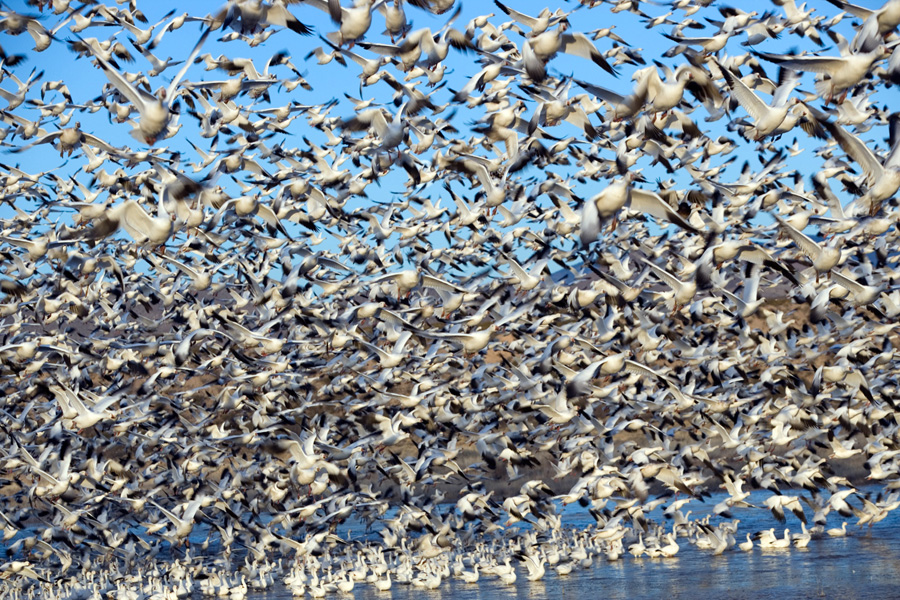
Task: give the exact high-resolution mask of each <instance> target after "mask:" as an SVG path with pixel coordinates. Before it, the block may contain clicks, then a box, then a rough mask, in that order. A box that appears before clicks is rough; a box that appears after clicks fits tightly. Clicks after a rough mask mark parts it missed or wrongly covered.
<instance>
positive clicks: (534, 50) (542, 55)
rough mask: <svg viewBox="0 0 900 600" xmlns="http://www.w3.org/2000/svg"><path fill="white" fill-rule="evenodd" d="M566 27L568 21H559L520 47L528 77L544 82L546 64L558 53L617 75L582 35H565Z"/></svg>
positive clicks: (591, 43)
mask: <svg viewBox="0 0 900 600" xmlns="http://www.w3.org/2000/svg"><path fill="white" fill-rule="evenodd" d="M568 26H569V24H568V21H565V20H563V21H560V23H559V24H558V25H557V26H556V27H555V28H553V29H549V30H547V31H544V32H543V33H540V34H537V35H534V36H532V37H530V38H528V39H527V40H526V41H525V43H524V44H523V45H522V60H523V61H524V63H525V71H526V72H527V73H528V76H529V77H531V78H532V79H533V80H534V81H537V82H541V81H544V79H546V78H547V63H548V62H549V61H550V60H551V59H552V58H553V57H554V56H556V53H557V52H560V51H562V52H565V53H566V54H571V55H573V56H580V57H582V58H586V59H588V60H591V61H593V62H594V64H596V65H598V66H599V67H600V68H602V69H603V70H604V71H606V72H607V73H610V74H611V75H617V73H616V70H615V69H613V67H612V66H611V65H610V64H609V63H608V62H606V59H605V58H604V57H603V55H602V54H601V53H600V51H599V50H597V47H596V46H594V44H593V42H591V40H589V39H588V38H587V36H585V35H584V34H583V33H579V32H575V33H566V30H567V29H568Z"/></svg>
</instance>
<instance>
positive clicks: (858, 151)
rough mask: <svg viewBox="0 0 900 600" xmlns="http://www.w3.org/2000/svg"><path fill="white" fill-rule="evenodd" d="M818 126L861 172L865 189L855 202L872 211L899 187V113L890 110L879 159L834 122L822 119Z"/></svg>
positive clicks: (877, 209)
mask: <svg viewBox="0 0 900 600" xmlns="http://www.w3.org/2000/svg"><path fill="white" fill-rule="evenodd" d="M822 126H823V127H825V129H827V130H828V132H829V133H830V134H831V137H832V138H834V141H836V142H837V143H838V144H839V145H840V146H841V148H842V149H843V150H844V152H846V153H847V156H849V157H850V158H852V159H853V161H854V162H856V164H858V165H859V166H860V167H861V168H862V170H863V172H865V174H866V177H865V181H866V186H868V189H867V190H866V193H865V194H864V195H863V196H862V197H861V198H859V199H858V200H856V202H858V203H859V204H861V205H862V206H866V205H868V207H869V214H871V215H874V214H876V213H877V212H878V211H879V210H880V208H881V203H882V202H883V201H885V200H887V199H888V198H890V197H892V196H893V195H894V194H896V193H897V190H898V189H900V113H893V114H891V115H890V117H889V118H888V128H889V131H888V134H889V142H890V149H889V150H888V153H887V156H886V157H885V158H884V160H883V162H882V160H881V159H879V158H878V157H877V156H876V155H875V153H874V152H872V150H871V149H870V148H869V147H868V145H866V144H865V143H864V142H863V141H862V140H860V139H859V138H858V137H857V136H855V135H853V134H851V133H848V132H847V131H846V130H845V129H844V128H843V127H841V126H840V125H838V124H837V123H832V122H830V121H823V122H822Z"/></svg>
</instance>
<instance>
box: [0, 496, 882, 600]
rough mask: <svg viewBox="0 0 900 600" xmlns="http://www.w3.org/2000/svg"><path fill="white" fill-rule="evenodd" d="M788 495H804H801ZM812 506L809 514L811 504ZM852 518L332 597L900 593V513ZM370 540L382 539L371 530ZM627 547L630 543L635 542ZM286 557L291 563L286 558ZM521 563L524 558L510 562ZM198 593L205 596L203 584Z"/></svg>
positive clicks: (756, 520)
mask: <svg viewBox="0 0 900 600" xmlns="http://www.w3.org/2000/svg"><path fill="white" fill-rule="evenodd" d="M862 491H864V490H861V492H862ZM868 491H870V493H871V495H872V499H873V500H875V495H876V494H877V493H878V491H879V490H878V489H875V488H873V489H871V490H868ZM786 493H790V494H792V495H798V493H800V492H796V491H795V492H786ZM803 493H804V494H807V493H806V492H803ZM826 494H827V492H826ZM770 495H771V493H770V492H768V491H766V492H758V491H757V492H754V493H753V494H751V496H750V497H749V498H748V502H750V503H752V504H755V505H756V506H763V502H764V501H765V499H766V498H767V497H769V496H770ZM723 498H724V495H723V494H720V493H718V494H713V497H712V498H710V499H707V500H706V502H704V503H701V502H699V501H697V500H694V501H692V502H691V503H690V504H688V505H687V506H686V507H684V508H683V510H691V511H692V512H691V515H690V516H691V518H692V519H697V518H702V517H703V516H704V515H706V514H709V513H711V512H712V510H713V507H714V506H715V505H716V503H717V502H719V501H720V500H721V499H723ZM850 501H851V503H852V504H853V505H854V506H857V507H859V506H861V504H862V503H861V501H860V500H859V499H858V498H853V497H851V499H850ZM806 512H807V516H808V517H811V510H810V509H809V508H808V507H806ZM648 517H649V518H650V519H652V520H653V521H655V522H657V523H663V522H664V521H665V519H664V517H663V515H662V507H661V508H658V509H656V510H654V511H653V512H651V513H649V515H648ZM733 518H734V519H740V523H739V527H738V531H737V534H736V535H735V538H736V539H737V541H738V542H742V541H744V540H745V539H746V534H747V533H751V534H752V533H755V532H757V531H761V530H765V529H769V528H774V529H775V532H776V534H777V535H778V537H779V538H781V537H782V536H783V532H784V529H785V528H789V529H790V530H791V531H792V532H799V531H800V522H799V520H798V519H797V518H796V517H794V516H793V515H791V514H788V521H787V523H786V524H782V523H779V522H778V521H777V520H776V519H775V518H774V517H773V516H772V514H771V513H770V512H768V511H767V510H765V509H763V508H758V509H752V508H744V509H734V510H733ZM722 521H723V519H721V518H719V519H713V520H712V521H711V524H712V525H716V524H718V523H720V522H722ZM841 522H842V518H841V517H840V515H838V514H836V513H832V514H830V515H829V520H828V523H827V525H826V528H832V527H840V524H841ZM855 522H856V518H852V519H849V520H848V528H847V530H848V532H850V534H851V535H850V536H849V537H843V538H829V537H827V536H826V537H822V538H820V539H813V540H812V541H811V542H810V544H809V546H808V548H806V549H797V548H794V547H791V548H790V549H786V550H763V549H761V548H759V546H758V545H757V546H756V547H754V549H753V550H752V551H750V552H747V553H745V552H741V551H740V550H738V548H737V547H735V548H732V549H730V550H728V551H726V552H725V553H724V554H722V555H719V556H714V555H713V554H712V552H710V551H706V550H700V549H698V548H697V547H696V546H694V545H692V544H691V543H690V542H689V541H688V539H687V538H684V537H679V538H678V543H679V545H680V550H679V553H678V554H677V556H675V557H673V558H656V559H651V558H647V557H644V558H639V559H635V558H633V557H632V556H631V555H629V554H627V553H626V554H624V555H623V556H622V558H620V559H619V560H618V561H613V562H610V561H607V560H606V559H605V558H604V557H602V556H595V557H594V562H593V565H592V566H590V567H589V568H587V569H578V568H576V569H575V570H574V571H573V572H572V573H571V574H569V575H564V576H560V575H558V574H557V573H556V572H555V571H554V570H552V569H550V568H548V569H547V573H546V575H545V576H544V578H543V579H542V580H540V581H537V582H530V581H528V580H527V579H526V577H525V575H526V573H527V571H526V569H524V567H521V566H520V567H519V571H518V575H519V577H518V579H517V581H516V582H515V583H514V584H513V585H504V584H503V583H502V582H500V580H499V579H498V578H497V577H495V576H493V575H487V574H482V576H481V578H480V580H479V581H478V583H475V584H467V583H465V582H463V581H462V580H461V579H457V578H449V579H445V580H444V582H443V583H442V585H441V587H440V588H439V589H437V590H424V589H421V588H417V587H413V586H411V585H404V584H401V583H398V582H395V583H394V585H393V587H392V588H391V590H390V591H389V592H379V591H377V590H376V589H375V587H374V586H372V585H371V584H367V583H365V582H359V583H357V584H356V586H355V587H354V590H353V592H352V593H351V594H341V593H339V592H335V593H333V594H329V596H328V597H343V598H347V599H349V598H351V597H352V598H357V599H360V600H364V599H376V598H380V599H384V598H397V599H406V598H409V599H410V600H421V599H436V598H447V599H450V598H452V599H454V600H457V599H458V600H465V599H471V600H475V599H485V600H488V599H494V598H517V599H523V600H524V599H538V598H554V599H555V600H582V599H594V598H598V599H603V600H616V599H622V600H626V599H627V600H635V599H641V598H647V599H659V598H663V599H666V600H675V599H678V598H685V599H694V600H700V599H706V598H709V599H715V600H722V599H729V598H772V599H777V600H789V599H791V600H792V599H797V598H842V599H844V598H846V599H850V598H879V599H882V598H885V599H886V598H900V581H898V578H900V511H893V512H891V513H890V514H888V516H887V518H885V519H884V520H882V521H881V522H879V523H876V524H875V525H874V526H873V527H871V528H868V527H866V528H864V529H859V528H857V527H856V526H855V525H854V523H855ZM563 524H564V526H566V527H575V528H584V527H588V526H592V525H593V524H594V521H593V518H592V517H591V516H590V514H589V513H588V512H587V510H585V509H583V508H581V507H579V506H577V505H570V506H568V507H566V508H565V509H564V510H563ZM362 529H363V528H362V526H361V525H360V524H359V523H352V522H347V523H345V524H344V525H342V526H341V527H339V528H338V530H337V533H338V535H341V536H342V537H344V538H345V539H346V538H348V537H350V538H352V539H357V538H358V537H359V535H360V532H361V531H362ZM666 529H667V531H671V522H666ZM207 533H208V528H207V526H203V525H198V526H197V527H195V529H194V532H193V533H192V535H191V541H192V546H193V548H197V547H198V545H199V543H200V542H202V541H203V540H204V539H205V538H206V536H207ZM32 534H33V533H32ZM370 537H375V536H373V535H372V534H371V533H370ZM12 542H13V541H10V542H9V543H12ZM625 546H626V547H627V546H628V542H626V544H625ZM179 553H180V552H179ZM16 554H19V553H16ZM10 558H11V559H12V558H19V557H10ZM157 559H158V560H159V559H162V562H163V563H166V562H168V559H165V558H162V557H161V556H158V557H157ZM288 562H289V560H286V561H285V564H287V563H288ZM515 562H517V561H515V560H513V563H515ZM231 564H232V565H234V566H235V567H240V566H241V565H242V564H243V558H242V557H240V556H239V555H238V556H235V557H234V558H233V559H232V562H231ZM276 579H277V582H276V583H275V585H273V586H270V587H269V588H268V589H266V590H262V591H260V590H254V589H250V590H248V594H247V596H246V598H247V599H250V600H262V599H271V600H288V599H290V598H293V597H294V596H293V595H292V593H291V590H290V589H288V588H287V587H285V586H284V584H283V583H282V580H283V575H282V576H278V577H277V578H276ZM193 597H194V598H200V597H201V596H200V593H199V591H198V590H197V589H195V592H194V596H193ZM307 597H308V594H307Z"/></svg>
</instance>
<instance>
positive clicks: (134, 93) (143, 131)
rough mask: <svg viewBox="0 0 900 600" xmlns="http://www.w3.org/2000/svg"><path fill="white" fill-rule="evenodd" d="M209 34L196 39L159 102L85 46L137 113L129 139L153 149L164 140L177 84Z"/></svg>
mask: <svg viewBox="0 0 900 600" xmlns="http://www.w3.org/2000/svg"><path fill="white" fill-rule="evenodd" d="M209 33H210V30H209V29H206V30H204V31H203V33H202V34H201V35H200V39H198V40H197V43H196V44H195V45H194V49H193V50H192V51H191V53H190V54H189V55H188V57H187V59H186V60H185V61H184V66H182V67H181V70H180V71H178V73H177V74H176V75H175V77H174V78H173V79H172V81H171V82H170V83H169V86H168V87H167V88H166V89H165V90H163V91H162V98H163V100H164V101H163V100H160V99H158V98H156V97H155V96H152V95H150V94H149V93H147V92H145V91H144V90H142V89H138V88H136V87H135V86H134V85H133V84H132V83H130V82H129V81H128V80H127V79H126V78H125V77H124V76H123V75H122V74H121V73H119V72H118V71H117V70H116V69H115V68H114V67H113V66H112V65H110V64H109V63H108V62H107V61H106V60H105V59H104V58H103V57H102V56H100V52H98V50H99V49H98V48H96V47H95V46H91V45H87V47H88V48H90V51H91V53H92V54H93V55H94V58H96V59H97V62H98V64H99V65H100V67H101V69H102V70H103V72H104V73H105V74H106V77H107V79H109V81H110V83H112V84H113V86H115V88H116V89H117V90H119V92H120V93H121V94H122V95H123V96H124V97H125V98H127V99H128V100H129V101H130V102H131V103H132V104H133V105H134V107H135V108H136V109H137V110H138V112H139V113H140V118H139V119H138V125H137V127H136V128H135V129H134V130H133V131H132V136H134V137H135V138H136V139H138V140H140V141H143V142H146V143H148V144H150V145H153V144H154V143H156V141H157V140H159V139H160V138H161V137H163V138H164V137H168V130H169V124H170V121H171V120H172V112H171V108H172V103H173V102H174V101H175V99H176V98H177V97H178V94H177V93H176V90H177V89H178V84H179V82H180V81H181V80H182V78H183V77H184V76H185V74H186V73H187V71H188V68H189V67H190V66H191V65H192V64H193V63H194V58H196V57H197V54H198V53H199V52H200V48H201V47H202V46H203V42H205V41H206V38H207V36H208V35H209Z"/></svg>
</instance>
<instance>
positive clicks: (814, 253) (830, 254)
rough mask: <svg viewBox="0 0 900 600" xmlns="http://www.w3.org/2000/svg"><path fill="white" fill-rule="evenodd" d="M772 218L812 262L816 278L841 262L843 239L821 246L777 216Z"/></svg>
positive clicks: (838, 238) (834, 239)
mask: <svg viewBox="0 0 900 600" xmlns="http://www.w3.org/2000/svg"><path fill="white" fill-rule="evenodd" d="M772 216H773V217H775V220H776V221H777V222H778V225H779V226H780V227H781V230H782V231H783V232H784V233H786V234H787V235H788V237H790V238H791V239H792V240H794V243H795V244H797V246H799V247H800V251H801V252H803V253H804V254H805V255H806V256H808V257H809V258H810V259H811V260H812V262H813V265H812V266H813V268H814V269H815V270H816V277H817V278H818V276H819V275H823V274H825V273H828V272H829V271H831V269H832V268H833V267H836V266H837V265H838V263H839V262H840V261H841V247H842V246H843V238H840V237H834V238H832V239H831V240H830V241H829V242H828V245H826V246H822V245H821V244H818V243H816V242H815V241H814V240H813V239H812V238H810V237H809V236H807V235H806V234H805V233H803V232H802V231H800V230H798V229H796V228H795V227H794V226H793V225H791V224H790V223H788V222H787V221H785V220H784V219H782V218H781V217H779V216H778V215H772Z"/></svg>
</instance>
